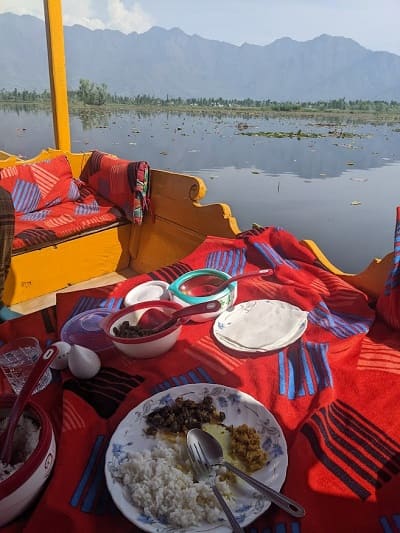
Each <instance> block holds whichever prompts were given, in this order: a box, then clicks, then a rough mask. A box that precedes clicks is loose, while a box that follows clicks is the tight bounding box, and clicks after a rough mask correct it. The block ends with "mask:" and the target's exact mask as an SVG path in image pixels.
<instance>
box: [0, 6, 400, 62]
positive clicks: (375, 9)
mask: <svg viewBox="0 0 400 533" xmlns="http://www.w3.org/2000/svg"><path fill="white" fill-rule="evenodd" d="M6 11H11V12H13V13H17V14H31V15H35V16H37V17H40V18H43V3H42V0H17V1H16V0H1V2H0V13H2V12H6ZM63 13H64V24H66V25H68V26H70V25H72V24H82V25H83V26H87V27H88V28H91V29H96V28H100V29H104V28H110V29H116V30H119V31H122V32H124V33H130V32H132V31H136V32H139V33H142V32H144V31H146V30H148V29H149V28H150V27H152V26H161V27H163V28H167V29H169V28H173V27H178V28H180V29H182V30H183V31H184V32H185V33H187V34H189V35H193V34H197V35H200V36H202V37H205V38H207V39H216V40H219V41H226V42H229V43H232V44H236V45H241V44H242V43H244V42H247V43H252V44H260V45H266V44H270V43H271V42H273V41H274V40H276V39H279V38H281V37H291V38H292V39H295V40H297V41H307V40H309V39H313V38H314V37H317V36H318V35H321V34H322V33H327V34H329V35H336V36H343V37H350V38H352V39H354V40H355V41H357V42H358V43H360V44H361V45H362V46H365V47H366V48H369V49H370V50H385V51H388V52H393V53H395V54H398V55H400V31H399V25H400V22H399V21H400V0H141V1H136V0H63Z"/></svg>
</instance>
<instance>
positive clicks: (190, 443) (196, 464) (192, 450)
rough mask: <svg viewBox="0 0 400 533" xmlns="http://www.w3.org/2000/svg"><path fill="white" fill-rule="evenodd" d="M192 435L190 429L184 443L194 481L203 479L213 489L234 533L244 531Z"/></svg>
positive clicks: (211, 467)
mask: <svg viewBox="0 0 400 533" xmlns="http://www.w3.org/2000/svg"><path fill="white" fill-rule="evenodd" d="M192 437H193V435H190V431H189V432H188V433H187V435H186V444H187V450H188V454H189V459H190V464H191V465H192V469H193V473H194V477H195V479H196V481H204V482H205V483H207V484H208V485H209V486H210V487H211V490H212V491H213V493H214V495H215V497H216V498H217V500H218V502H219V504H220V506H221V507H222V510H223V511H224V513H225V515H226V517H227V519H228V520H229V523H230V525H231V526H232V531H233V532H234V533H244V529H243V528H242V527H241V525H240V524H239V522H238V521H237V520H236V517H235V515H234V514H233V512H232V511H231V509H230V507H229V505H228V504H227V503H226V501H225V498H224V497H223V496H222V494H221V492H220V491H219V489H218V487H217V485H216V476H215V472H214V471H213V466H212V465H210V464H208V462H207V459H206V457H205V456H204V453H203V452H202V450H201V449H200V448H199V447H198V446H197V444H198V441H197V439H196V437H195V436H194V438H192Z"/></svg>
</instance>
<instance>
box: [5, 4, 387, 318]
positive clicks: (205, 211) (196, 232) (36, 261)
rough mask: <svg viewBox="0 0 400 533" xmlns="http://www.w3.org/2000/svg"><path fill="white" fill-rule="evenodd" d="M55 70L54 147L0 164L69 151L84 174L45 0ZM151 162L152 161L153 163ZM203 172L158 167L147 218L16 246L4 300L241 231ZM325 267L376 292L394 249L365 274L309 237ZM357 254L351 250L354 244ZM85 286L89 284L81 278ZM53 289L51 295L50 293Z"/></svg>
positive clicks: (18, 306)
mask: <svg viewBox="0 0 400 533" xmlns="http://www.w3.org/2000/svg"><path fill="white" fill-rule="evenodd" d="M44 6H45V19H46V31H47V41H48V56H49V73H50V80H51V94H52V105H53V122H54V138H55V147H54V148H47V149H44V150H43V151H42V152H41V153H40V154H38V155H37V156H36V157H34V158H32V159H31V160H29V161H26V160H21V159H20V158H19V157H17V156H14V155H11V154H7V153H5V152H0V169H4V168H7V167H10V166H13V165H19V164H28V163H34V162H38V161H43V160H48V159H51V158H55V157H57V156H59V155H60V154H65V155H66V156H67V158H68V160H69V162H70V164H71V167H72V170H73V175H74V177H79V175H80V172H81V170H82V168H83V167H84V164H85V162H86V161H87V160H88V158H89V156H90V154H88V153H71V151H70V150H71V143H70V129H69V115H68V99H67V82H66V71H65V55H64V41H63V25H62V11H61V5H60V2H58V1H54V2H50V1H46V0H45V1H44ZM150 164H151V162H150ZM205 200H206V187H205V184H204V182H203V180H202V179H200V178H198V177H195V176H188V175H185V174H179V173H175V172H168V171H165V170H161V169H160V170H159V169H152V170H151V204H152V210H151V212H148V213H147V214H146V215H145V217H144V220H143V224H141V225H129V224H126V225H124V226H121V225H120V226H118V227H114V228H113V229H108V230H107V231H104V230H102V231H95V232H90V234H87V232H86V233H85V234H83V235H80V236H74V238H71V239H64V240H63V241H62V242H60V241H56V242H51V241H49V242H48V243H46V244H45V245H42V246H40V247H39V246H35V247H33V248H30V249H26V250H24V251H22V252H21V251H18V250H16V251H15V252H14V255H13V259H12V267H11V272H10V275H9V279H8V281H7V285H6V291H5V295H4V299H5V303H6V304H8V305H10V306H12V307H13V308H14V309H15V310H18V311H20V312H28V311H32V310H35V309H38V308H40V307H43V306H46V305H48V304H49V303H51V302H52V301H53V299H54V293H55V291H60V290H65V289H68V290H71V289H72V288H74V287H76V285H77V284H81V283H86V284H87V283H89V284H90V283H92V284H93V283H98V284H102V283H108V282H109V283H111V282H113V281H116V280H118V279H121V278H123V277H129V276H131V275H132V274H134V273H143V272H146V271H150V270H153V269H155V268H158V267H160V266H163V265H167V264H169V263H171V262H174V261H176V260H178V259H179V258H180V257H184V256H185V255H187V254H188V253H189V252H191V251H192V250H193V249H194V248H195V247H196V246H198V245H199V243H201V242H202V241H203V240H204V238H205V237H206V235H216V236H222V237H227V236H231V237H233V236H235V235H237V234H238V233H239V232H240V231H241V230H243V229H246V228H241V229H240V228H239V227H238V224H237V221H236V219H235V217H234V214H232V212H231V210H230V207H229V206H228V205H226V204H212V205H207V204H205V203H202V202H204V201H205ZM302 243H303V244H304V246H306V247H307V248H309V249H310V250H312V252H313V253H314V254H315V256H316V259H317V260H318V261H320V263H321V265H323V266H324V267H325V268H326V269H328V270H329V271H331V272H334V273H335V274H337V275H338V276H339V277H341V278H342V279H345V280H346V281H348V282H349V283H350V284H352V285H354V286H355V287H358V288H360V289H362V290H365V291H366V292H368V293H369V294H370V295H371V296H372V297H376V296H377V295H378V294H379V293H380V292H381V291H382V288H383V285H384V282H385V280H386V278H387V275H388V272H389V270H390V267H391V264H392V261H393V254H392V253H389V254H388V256H386V257H385V258H384V259H382V260H381V259H377V258H376V259H373V260H372V262H371V263H370V264H369V265H368V266H366V269H365V270H364V271H362V272H360V273H347V272H343V271H341V270H340V269H339V268H337V267H336V266H335V265H334V264H332V263H331V262H330V261H329V259H328V258H327V257H326V256H325V255H324V253H323V251H322V250H321V249H320V248H319V246H318V245H317V244H316V243H315V242H313V241H311V240H304V241H302ZM349 253H351V251H349ZM79 286H82V285H78V287H79ZM46 295H48V297H46Z"/></svg>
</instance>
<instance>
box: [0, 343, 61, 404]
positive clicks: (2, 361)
mask: <svg viewBox="0 0 400 533" xmlns="http://www.w3.org/2000/svg"><path fill="white" fill-rule="evenodd" d="M41 353H42V348H41V347H40V344H39V341H38V340H37V339H36V337H20V338H19V339H15V340H14V341H11V342H9V343H8V344H5V345H4V346H1V348H0V368H1V370H2V371H3V373H4V375H5V376H6V378H7V381H8V382H9V384H10V386H11V388H12V389H13V391H14V392H15V394H16V395H18V394H19V393H20V392H21V389H22V387H23V386H24V383H25V381H26V380H27V378H28V376H29V374H30V373H31V370H32V368H33V366H34V364H35V362H36V360H37V358H38V357H39V355H40V354H41ZM51 378H52V374H51V370H50V368H48V369H47V370H46V372H45V373H44V374H43V376H42V377H41V378H40V381H39V383H38V384H37V386H36V388H35V390H34V391H33V394H35V393H36V392H39V391H40V390H42V389H44V388H45V387H47V385H48V384H49V383H50V382H51Z"/></svg>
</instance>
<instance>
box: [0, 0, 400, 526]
mask: <svg viewBox="0 0 400 533" xmlns="http://www.w3.org/2000/svg"><path fill="white" fill-rule="evenodd" d="M44 6H45V18H46V29H47V37H48V51H49V67H50V68H49V72H50V79H51V92H52V102H53V117H54V136H55V145H54V147H53V148H47V149H44V150H43V151H42V152H41V153H40V154H38V155H37V156H36V157H35V158H33V159H31V160H29V161H24V160H22V159H20V158H19V157H18V156H15V155H11V154H6V153H4V152H0V169H10V168H12V167H19V166H20V165H27V164H28V165H33V164H35V165H40V163H41V162H45V161H47V162H49V161H50V162H54V161H55V160H57V158H60V157H61V158H62V159H63V160H64V162H65V157H66V160H67V161H68V164H69V165H70V167H71V169H72V174H73V177H74V178H78V177H80V176H81V177H82V174H83V175H84V176H86V174H85V172H84V169H85V168H87V165H88V164H89V162H90V161H92V158H93V157H95V159H96V158H97V157H98V154H94V153H93V152H92V153H72V152H71V149H70V136H69V119H68V101H67V90H66V73H65V67H64V64H65V56H64V43H63V26H62V10H61V0H44ZM101 158H102V160H103V158H106V160H107V161H110V160H111V162H112V161H113V160H116V159H118V158H117V156H113V155H112V154H111V155H107V154H102V155H101ZM107 158H108V159H107ZM110 158H111V159H110ZM149 163H150V165H151V162H149ZM124 165H126V163H124ZM127 165H130V163H127ZM135 165H136V163H135ZM124 168H125V167H124ZM129 168H133V167H129ZM135 168H136V166H135ZM150 183H151V191H150V200H151V202H150V204H151V209H147V211H146V212H145V213H144V216H143V218H142V220H140V222H141V223H137V221H136V222H135V219H134V220H133V221H130V220H129V219H125V220H124V221H122V222H120V223H118V224H114V225H110V226H107V227H102V228H100V229H96V230H95V231H84V232H82V233H80V234H79V235H75V236H74V237H73V238H67V239H57V240H56V241H52V242H48V243H46V244H43V243H41V244H40V245H37V246H33V247H31V248H30V249H20V250H19V251H18V250H16V251H15V252H14V255H13V258H12V267H11V273H10V275H9V279H8V280H7V287H6V294H5V301H6V303H8V304H9V305H11V307H12V308H13V309H15V310H17V311H20V312H21V313H23V314H24V316H22V317H19V318H16V319H14V320H10V321H6V322H4V323H2V324H0V340H1V346H2V347H3V345H4V344H7V343H10V342H13V341H15V340H16V339H19V338H20V337H22V336H33V337H36V338H37V340H38V341H39V343H40V345H41V348H42V349H44V348H46V347H48V346H49V345H51V344H53V343H55V342H57V341H59V340H60V338H62V328H63V327H64V326H65V324H66V323H68V322H70V320H71V319H73V318H75V317H78V316H79V317H80V316H81V315H82V311H83V312H84V313H86V312H87V311H89V313H91V312H92V310H93V309H97V310H98V308H101V311H104V310H107V311H108V312H114V311H115V310H116V309H120V308H121V307H123V305H124V297H125V296H126V293H127V291H130V290H131V289H136V287H140V286H141V285H142V284H143V283H145V282H148V281H151V282H154V281H157V282H159V281H162V282H163V283H167V284H168V283H169V284H172V283H173V281H174V280H175V279H176V278H177V277H178V276H179V275H181V274H182V273H188V272H190V271H192V270H195V269H198V268H204V267H205V266H214V268H219V269H220V270H224V271H225V272H226V273H229V274H236V273H240V272H243V271H245V270H246V271H247V272H249V271H251V272H253V271H254V270H258V269H260V268H268V269H273V276H271V277H269V278H268V279H265V280H260V279H257V280H251V281H249V280H246V281H243V282H242V283H241V282H239V283H240V285H239V284H238V298H237V300H236V305H235V306H234V307H233V309H231V308H230V309H228V310H227V311H225V315H224V313H223V314H221V315H219V316H218V318H217V319H216V320H215V321H211V320H210V321H207V322H198V323H197V322H188V323H185V324H183V325H182V328H181V329H182V331H181V334H180V337H179V339H178V340H177V342H176V344H175V345H174V346H173V347H172V348H171V349H170V350H169V351H168V352H166V353H164V354H162V355H160V356H159V357H156V358H149V359H147V358H144V359H139V358H135V357H133V358H129V357H127V356H126V355H125V354H123V353H121V352H120V351H118V349H117V348H116V347H115V346H114V345H113V344H111V345H107V346H104V341H103V344H102V345H101V347H100V348H98V352H99V357H98V358H99V360H101V364H100V365H99V367H96V368H97V369H98V370H97V374H95V375H93V374H91V375H90V376H88V375H85V376H82V375H80V376H79V375H77V374H76V372H75V373H74V372H73V366H72V365H71V364H70V361H67V366H65V365H64V366H59V367H57V368H55V369H53V370H52V379H51V381H50V383H49V384H48V385H47V387H46V388H45V390H43V391H41V392H38V393H37V394H35V395H34V400H33V401H32V404H31V405H34V404H36V405H37V406H41V408H42V410H43V412H44V413H45V415H46V416H47V417H48V419H49V424H48V425H49V426H50V427H52V428H53V431H54V436H55V441H56V452H54V451H53V450H54V449H55V448H52V449H51V450H50V451H49V452H48V453H47V452H46V453H45V454H44V457H43V461H42V458H41V457H40V459H38V454H36V455H35V453H36V452H34V454H32V456H31V459H28V460H27V461H26V463H25V464H24V465H23V466H22V467H20V468H21V470H23V469H25V474H26V476H27V478H28V479H29V480H30V478H29V476H30V475H31V474H32V472H34V471H35V470H34V469H33V468H31V465H32V463H33V462H34V460H35V461H36V462H37V463H39V462H40V461H42V463H41V468H42V470H44V471H45V475H46V478H45V479H46V484H45V485H43V487H42V489H43V490H42V491H41V492H40V494H35V500H34V501H33V500H29V505H30V506H29V508H27V509H26V510H25V512H24V513H23V514H20V509H21V508H20V507H18V509H17V511H18V512H16V513H13V514H12V515H11V514H10V515H9V516H12V519H11V520H10V519H9V518H7V520H5V519H4V516H2V513H1V512H0V524H1V525H2V526H3V524H4V531H5V532H6V533H17V532H20V531H21V532H22V531H24V533H39V532H41V531H44V530H48V531H58V532H59V533H80V532H81V531H89V532H96V533H109V532H113V533H123V532H126V531H142V530H145V531H149V532H152V533H155V532H158V533H161V532H164V533H167V532H170V531H181V532H182V533H183V532H187V531H192V532H197V533H199V532H201V531H203V532H204V531H218V532H222V531H223V532H227V531H229V530H230V528H229V527H228V524H227V522H222V520H223V517H222V518H221V519H219V518H218V519H214V520H211V521H210V522H209V523H207V524H204V523H201V524H200V526H199V527H197V526H196V527H194V528H192V527H190V525H191V523H192V522H190V520H191V516H192V515H189V522H186V525H184V526H181V525H180V526H179V527H180V529H177V528H176V527H175V526H174V525H171V522H169V521H168V520H166V519H165V516H166V515H165V512H166V511H165V506H164V505H162V506H161V507H162V508H156V509H155V511H154V512H153V511H152V512H151V513H149V512H147V511H146V509H145V508H144V505H142V506H140V505H136V506H135V505H132V503H131V502H129V498H128V497H127V495H126V494H123V493H122V489H121V487H120V485H119V484H118V482H117V481H115V480H114V481H113V480H112V479H111V478H110V475H111V474H110V472H111V473H112V472H113V470H115V467H116V466H118V465H119V464H120V463H121V464H123V463H124V461H125V460H126V459H127V458H128V459H129V453H128V452H130V451H132V450H133V451H136V450H135V449H134V447H135V445H136V444H137V443H138V442H139V443H140V442H141V441H142V440H143V439H144V438H145V437H144V436H143V435H144V434H145V431H144V423H145V420H146V416H147V414H148V413H149V412H151V411H153V410H154V409H155V408H158V407H161V406H165V405H170V404H171V401H172V399H175V398H177V397H181V396H187V397H188V398H190V399H193V398H195V399H196V400H197V399H198V398H200V399H204V397H205V396H209V395H211V397H212V401H213V402H214V403H215V406H218V408H220V409H223V410H224V411H226V412H227V414H228V418H227V419H226V420H227V424H232V425H235V424H247V429H249V427H250V429H251V428H253V429H254V428H256V429H257V431H258V433H259V435H260V439H261V440H260V442H261V443H262V447H263V449H264V450H265V452H266V454H267V455H266V458H267V459H268V460H267V462H266V464H265V466H264V467H263V468H262V469H260V470H259V471H257V472H256V473H255V474H254V475H255V476H261V480H262V481H264V482H265V483H267V484H268V485H269V486H272V488H275V489H276V490H277V491H281V492H282V493H283V494H285V495H287V496H288V497H291V498H293V499H294V500H296V501H298V502H299V503H300V504H301V505H302V506H304V508H305V511H306V514H305V516H302V515H291V514H289V513H287V512H284V511H282V510H281V509H280V508H279V507H278V506H274V505H272V506H271V507H270V505H271V502H270V501H269V499H268V498H265V496H262V495H260V494H258V493H256V492H255V491H254V490H253V489H251V491H250V493H248V494H247V496H246V497H245V499H244V501H242V500H240V501H239V500H235V499H234V498H233V501H232V500H230V501H229V504H230V505H235V509H234V512H235V516H236V518H237V519H238V520H239V521H240V525H241V526H249V528H248V531H249V532H250V531H251V532H252V533H261V532H264V531H287V532H289V531H292V532H300V531H302V532H304V533H314V532H316V531H323V532H324V533H336V532H338V531H341V532H344V533H350V532H353V531H363V532H366V533H375V532H377V531H382V532H385V533H392V532H393V533H394V532H395V531H398V530H399V516H400V507H399V498H398V494H399V492H400V476H399V472H400V460H399V457H400V438H399V435H400V420H399V417H398V415H396V412H397V411H396V409H397V405H398V397H399V389H400V356H399V354H400V338H399V329H400V311H399V303H398V302H399V297H400V282H399V280H400V264H399V247H400V222H398V223H397V227H396V232H395V241H394V251H393V252H390V251H389V253H388V254H387V255H386V256H385V257H384V258H383V259H373V260H372V261H371V263H370V264H369V265H368V266H367V267H366V268H365V270H364V271H362V272H360V273H356V274H351V273H347V272H343V271H341V270H340V269H338V268H336V267H335V265H333V264H332V263H331V262H330V261H329V259H328V258H327V257H326V256H325V255H324V253H323V252H322V250H321V249H320V248H319V246H318V245H317V244H316V243H315V242H313V241H311V240H303V241H298V240H297V239H296V238H295V237H294V236H293V235H291V234H290V233H288V232H285V230H283V229H282V228H276V227H270V228H260V227H253V228H239V227H238V224H237V221H236V219H235V217H234V215H233V214H232V212H231V210H230V208H229V206H228V205H226V204H223V203H218V204H206V203H203V202H204V201H205V199H206V187H205V184H204V182H203V181H202V180H201V179H200V178H198V177H195V176H189V175H185V174H179V173H175V172H170V171H166V170H162V169H151V172H150ZM42 185H44V188H46V182H42ZM84 207H85V208H87V207H88V206H87V205H85V206H84ZM398 219H400V210H399V212H398ZM338 238H339V237H338ZM348 253H349V254H351V253H352V252H351V250H349V251H348ZM271 302H272V304H271ZM269 305H273V306H275V307H274V309H276V306H278V307H279V308H281V307H283V309H288V307H289V308H290V309H291V312H292V311H293V307H295V310H296V312H299V311H300V313H301V317H302V318H301V320H300V321H298V322H297V323H296V327H295V329H294V330H292V331H289V332H288V331H287V330H285V328H283V333H282V334H281V335H279V336H278V338H277V339H275V342H274V343H273V344H272V345H271V344H267V346H266V345H265V344H264V337H263V335H264V333H265V332H267V333H268V334H269V333H271V331H272V334H274V333H275V331H276V330H279V329H280V328H281V326H282V324H285V319H287V316H285V315H284V320H280V319H279V320H277V319H275V321H274V322H273V323H274V327H268V326H269V325H270V324H271V322H268V320H266V319H265V316H266V314H265V313H266V311H265V309H266V307H268V306H269ZM260 309H262V311H260ZM231 312H232V315H231V314H230V313H231ZM305 315H306V318H304V316H305ZM232 316H234V317H236V322H235V321H231V318H232ZM248 316H251V317H252V319H251V320H249V319H248ZM280 316H282V315H280ZM246 317H247V318H246ZM232 324H233V326H232ZM243 324H244V325H245V326H246V327H243ZM89 326H90V324H89ZM252 328H254V329H253V330H252ZM227 330H228V334H230V335H233V336H234V337H235V339H233V340H232V338H229V337H228V341H227V340H226V334H227ZM249 330H250V333H251V332H252V331H256V334H254V335H253V337H251V335H250V341H249V340H248V339H249ZM90 331H91V330H90V327H89V328H88V329H86V332H85V335H86V334H88V335H89V334H90ZM87 332H89V333H87ZM289 333H290V335H289ZM243 335H244V337H246V343H247V344H243V342H242V341H243ZM89 336H90V335H89ZM260 337H263V338H262V339H261V340H262V341H263V342H261V341H260ZM224 339H225V340H224ZM83 340H86V339H85V338H84V339H83ZM233 341H235V342H236V341H237V342H236V344H235V343H233ZM254 341H256V342H257V343H258V344H253V342H254ZM250 342H251V344H250ZM260 342H261V345H260ZM71 343H76V341H75V340H73V341H71ZM232 343H233V344H232ZM64 348H65V346H64ZM68 348H71V346H68V344H67V348H66V349H68ZM43 352H44V354H46V353H47V351H45V350H43ZM100 352H101V353H100ZM72 353H73V352H72V351H70V352H69V357H72V356H71V354H72ZM78 353H79V352H78ZM92 355H93V354H92ZM95 355H96V354H95ZM43 357H44V355H43ZM92 360H93V358H92ZM75 362H76V361H75ZM10 389H11V386H10V384H9V383H8V382H7V380H6V377H5V374H4V375H3V373H2V372H0V403H1V402H3V404H2V405H6V404H5V403H4V402H6V401H7V402H8V403H7V405H10V404H11V401H12V400H10V397H9V394H10ZM193 394H197V395H198V396H193ZM0 414H1V413H0ZM228 420H229V422H228ZM45 427H46V425H44V426H43V428H45ZM43 433H45V432H44V429H43ZM149 438H150V437H149ZM155 438H156V437H154V439H155ZM159 440H162V439H159ZM154 442H155V440H152V441H151V442H150V443H149V442H146V443H145V445H143V446H142V449H144V450H145V451H148V452H149V451H150V449H153V448H152V447H153V446H154ZM183 442H184V441H183ZM37 448H39V446H38V447H37ZM45 451H46V450H45ZM139 451H141V450H139ZM147 457H148V456H147ZM29 462H31V465H29ZM138 462H141V460H140V459H139V460H138ZM143 462H145V461H143ZM178 463H179V461H178ZM0 466H1V465H0ZM35 466H36V465H35ZM178 467H179V468H178V470H179V472H180V474H182V473H183V472H182V464H181V463H179V464H178ZM168 468H169V467H168ZM170 472H171V470H168V475H167V476H166V477H164V478H163V479H164V481H163V483H164V484H165V480H167V484H168V487H169V488H170V490H169V492H168V494H167V500H168V501H167V502H166V503H167V507H168V512H169V513H171V509H172V512H173V513H174V514H175V515H176V516H178V515H179V516H178V518H179V519H180V518H182V517H181V515H182V514H183V511H185V514H186V511H187V510H188V509H187V507H188V505H186V508H184V507H185V506H183V508H182V501H181V497H180V496H181V491H182V488H181V485H179V487H178V485H176V487H178V489H177V488H176V487H175V486H172V488H171V482H170V475H169V473H170ZM0 474H1V471H0ZM25 474H24V475H25ZM50 474H51V475H50ZM180 474H179V475H180ZM187 474H188V475H189V474H190V472H187ZM17 475H18V471H17V473H16V474H15V475H14V474H13V475H11V476H10V477H9V479H8V480H5V481H4V482H3V481H1V482H0V505H3V506H4V507H3V509H4V508H5V506H7V507H8V508H10V507H12V506H14V505H17V506H19V505H20V504H21V498H20V497H19V496H18V497H15V494H16V493H17V495H18V492H17V490H18V489H19V488H20V486H19V483H21V485H22V482H21V479H22V474H21V475H20V477H19V478H18V479H19V481H15V479H16V478H17ZM153 478H156V481H157V482H158V480H159V478H158V477H157V476H155V475H153V476H150V481H151V480H152V479H153ZM23 479H25V478H23ZM22 486H23V485H22ZM189 488H190V490H193V488H196V487H194V480H193V478H191V480H190V487H189ZM141 489H142V485H139V487H137V490H138V491H139V493H140V494H141V493H142V490H141ZM242 490H244V489H243V486H241V488H240V491H242ZM133 492H134V491H133ZM158 494H159V493H158ZM191 494H192V496H191V499H190V497H189V499H188V500H187V501H189V504H190V505H189V507H190V509H189V512H190V513H191V512H192V507H193V505H192V504H193V493H191ZM13 496H14V500H12V498H13ZM211 496H212V494H211ZM150 500H151V502H150V503H151V504H153V503H154V501H158V497H157V498H150ZM201 501H203V502H204V496H202V497H201ZM177 502H179V503H177ZM196 503H197V500H196ZM11 504H12V505H11ZM27 505H28V504H27ZM156 507H157V504H156ZM177 509H178V511H177ZM217 510H218V509H217ZM157 511H159V513H161V515H160V516H159V515H157ZM181 511H182V512H181ZM3 514H4V512H3ZM204 514H205V513H202V515H201V517H200V522H201V520H203V518H204ZM155 516H156V518H155ZM2 521H3V523H2ZM6 521H7V523H6ZM188 524H189V525H188ZM2 530H3V528H2Z"/></svg>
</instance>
